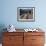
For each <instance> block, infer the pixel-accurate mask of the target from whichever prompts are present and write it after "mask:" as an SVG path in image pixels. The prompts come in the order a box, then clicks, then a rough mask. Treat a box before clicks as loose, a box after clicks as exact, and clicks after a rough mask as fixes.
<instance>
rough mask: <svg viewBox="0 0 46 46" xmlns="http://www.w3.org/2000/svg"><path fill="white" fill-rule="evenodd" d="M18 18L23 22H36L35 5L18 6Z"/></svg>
mask: <svg viewBox="0 0 46 46" xmlns="http://www.w3.org/2000/svg"><path fill="white" fill-rule="evenodd" d="M17 20H18V21H22V22H34V21H35V7H18V8H17Z"/></svg>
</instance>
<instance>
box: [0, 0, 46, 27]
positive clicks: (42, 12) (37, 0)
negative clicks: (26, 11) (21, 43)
mask: <svg viewBox="0 0 46 46" xmlns="http://www.w3.org/2000/svg"><path fill="white" fill-rule="evenodd" d="M0 4H1V15H0V25H1V24H3V25H5V26H7V25H9V24H13V25H14V26H15V27H16V28H29V27H30V28H31V27H33V28H36V27H39V26H40V27H43V28H46V5H45V4H46V0H20V1H19V0H0ZM17 7H35V22H18V21H17Z"/></svg>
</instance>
